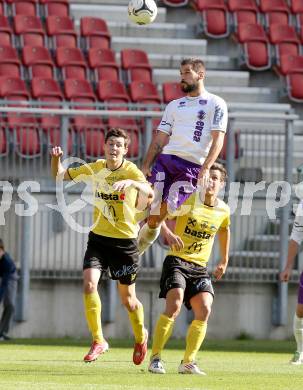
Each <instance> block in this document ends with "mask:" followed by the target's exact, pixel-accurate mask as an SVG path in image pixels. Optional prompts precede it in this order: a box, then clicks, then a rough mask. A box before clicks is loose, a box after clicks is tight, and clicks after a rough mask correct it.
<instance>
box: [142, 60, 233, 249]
mask: <svg viewBox="0 0 303 390" xmlns="http://www.w3.org/2000/svg"><path fill="white" fill-rule="evenodd" d="M180 75H181V88H182V90H183V92H185V93H186V96H184V97H183V98H180V99H176V100H173V101H171V102H170V103H169V104H168V105H167V107H166V109H165V112H164V114H163V117H162V120H161V123H160V125H159V126H158V131H157V134H156V136H155V137H154V138H153V140H152V142H151V144H150V146H149V149H148V152H147V155H146V158H145V160H144V162H143V167H142V171H143V173H144V174H145V175H146V176H147V177H148V178H149V181H150V182H151V183H153V184H154V189H155V201H154V202H153V205H152V207H151V211H150V215H149V217H148V220H147V223H146V224H145V225H144V226H143V227H142V229H141V231H140V233H139V237H138V247H139V252H140V253H141V254H142V253H143V252H144V251H145V250H146V249H147V248H148V247H149V246H150V245H151V244H152V243H153V242H154V241H155V240H156V238H157V237H158V235H159V233H160V229H161V223H162V222H163V221H164V220H165V219H166V217H167V216H168V213H170V212H172V211H174V210H176V209H177V208H178V207H179V206H180V205H181V204H182V203H183V202H184V201H185V200H186V199H187V198H188V197H189V196H190V194H191V193H192V192H193V191H194V190H195V189H196V187H197V183H198V182H199V184H200V185H201V186H202V188H203V187H204V188H205V187H206V185H207V182H208V178H209V169H210V167H211V166H212V165H213V163H214V162H215V161H216V159H217V157H218V155H219V153H220V151H221V149H222V146H223V142H224V135H225V132H226V127H227V106H226V103H225V101H224V100H223V99H222V98H220V97H219V96H216V95H214V94H211V93H209V92H208V91H207V90H206V89H205V88H204V79H205V65H204V63H203V61H201V60H200V59H198V58H187V59H184V60H183V61H182V62H181V67H180ZM166 238H167V240H168V243H169V244H170V245H172V244H173V245H174V246H175V249H178V248H182V247H183V243H182V240H181V239H180V238H179V237H177V236H175V235H174V234H173V233H170V236H169V235H167V231H166Z"/></svg>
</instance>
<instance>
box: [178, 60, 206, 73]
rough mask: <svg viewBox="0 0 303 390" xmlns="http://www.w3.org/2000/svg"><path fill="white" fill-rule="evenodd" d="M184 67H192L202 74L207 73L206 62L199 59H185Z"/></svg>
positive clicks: (182, 63) (182, 62) (183, 61)
mask: <svg viewBox="0 0 303 390" xmlns="http://www.w3.org/2000/svg"><path fill="white" fill-rule="evenodd" d="M184 65H191V66H192V68H193V70H194V71H195V72H201V70H202V71H205V64H204V62H203V61H202V60H200V58H197V57H188V58H183V60H182V61H181V66H184Z"/></svg>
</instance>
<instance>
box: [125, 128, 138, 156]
mask: <svg viewBox="0 0 303 390" xmlns="http://www.w3.org/2000/svg"><path fill="white" fill-rule="evenodd" d="M127 133H128V135H129V138H130V143H129V145H128V151H127V155H126V156H127V157H128V158H130V159H137V158H139V156H140V132H139V130H135V129H134V130H127Z"/></svg>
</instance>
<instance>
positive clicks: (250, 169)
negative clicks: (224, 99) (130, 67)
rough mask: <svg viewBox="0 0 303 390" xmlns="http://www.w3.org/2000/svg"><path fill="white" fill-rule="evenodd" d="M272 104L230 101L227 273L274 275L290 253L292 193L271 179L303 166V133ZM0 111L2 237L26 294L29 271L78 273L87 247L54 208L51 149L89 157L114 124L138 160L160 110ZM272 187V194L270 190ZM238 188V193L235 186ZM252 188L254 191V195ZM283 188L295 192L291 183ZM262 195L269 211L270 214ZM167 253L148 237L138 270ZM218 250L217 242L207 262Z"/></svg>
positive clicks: (82, 215) (232, 276) (152, 270)
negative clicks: (149, 243)
mask: <svg viewBox="0 0 303 390" xmlns="http://www.w3.org/2000/svg"><path fill="white" fill-rule="evenodd" d="M268 108H269V107H268V106H267V107H266V108H265V107H263V105H262V104H260V105H258V104H256V105H254V107H250V106H248V105H247V104H246V105H245V104H240V103H238V104H237V105H236V106H232V105H230V107H229V111H230V113H229V114H230V120H229V128H228V133H227V137H226V140H227V142H226V145H225V147H224V150H223V152H222V154H221V156H220V157H221V159H223V160H225V162H226V165H227V170H228V175H229V180H228V183H227V186H226V191H225V197H226V198H227V199H228V200H231V206H232V209H233V204H234V203H235V199H236V200H237V202H238V205H237V206H236V207H234V210H233V213H232V225H231V231H232V245H231V251H230V265H229V271H228V273H227V275H226V276H225V280H226V281H233V282H271V283H277V275H278V272H279V270H281V268H282V267H283V264H284V261H285V259H286V256H287V243H288V239H287V238H288V233H289V228H290V224H291V219H290V217H291V212H290V208H291V201H290V200H288V201H287V202H283V200H285V199H284V198H285V197H286V192H287V191H286V190H287V188H285V187H283V186H282V187H281V186H280V187H281V188H280V187H279V183H278V184H277V185H276V184H275V183H273V181H275V180H279V181H284V182H286V183H288V186H289V187H290V188H291V189H292V187H291V186H292V184H293V182H294V181H295V180H296V167H297V166H298V165H300V164H302V161H301V150H302V147H301V146H302V144H303V143H302V138H303V134H302V133H301V134H300V133H299V134H295V133H294V126H293V121H294V120H295V119H297V117H296V116H295V115H293V114H292V112H291V110H290V107H289V106H287V105H285V106H283V105H282V106H280V105H273V107H272V112H271V113H270V114H269V113H268ZM141 109H142V107H141ZM0 110H1V111H2V123H1V126H0V166H1V169H0V187H1V188H2V198H1V204H0V236H1V237H3V239H4V241H5V243H6V247H7V249H8V250H9V251H10V252H11V254H12V256H13V257H14V258H15V259H16V260H17V264H19V268H20V272H21V288H22V297H23V300H25V299H26V296H27V294H28V288H29V278H30V277H31V278H39V279H41V278H48V279H58V278H64V279H70V278H80V277H81V268H82V258H83V254H84V251H85V247H86V240H87V234H83V233H82V234H81V233H77V232H76V230H75V229H73V228H71V227H70V225H69V224H68V223H67V222H66V221H64V220H63V218H62V215H61V213H60V212H58V210H54V208H53V207H52V206H50V204H51V205H53V206H54V204H55V200H56V197H55V194H56V188H55V185H54V183H53V181H52V180H51V179H50V156H49V151H50V148H51V147H52V146H54V145H56V144H60V145H61V146H62V148H63V150H64V151H65V155H64V157H69V156H75V157H78V158H81V159H83V160H85V161H92V160H94V159H97V158H100V157H102V156H103V143H104V137H105V134H106V131H108V129H109V128H110V127H112V126H114V124H115V125H116V126H117V125H118V126H119V127H124V128H126V130H128V131H129V134H130V137H131V144H130V147H129V155H128V158H129V159H132V160H133V161H135V162H136V163H137V164H138V165H139V166H140V164H141V162H142V158H143V157H144V153H145V151H146V150H147V147H148V145H149V143H150V141H151V137H152V131H153V129H154V128H156V126H157V124H158V122H159V118H160V117H161V112H159V111H158V112H157V111H148V110H146V107H145V110H139V111H138V110H135V108H133V109H132V110H130V111H113V110H110V109H108V110H102V111H99V110H91V109H90V110H89V109H86V110H79V109H61V110H59V109H39V108H22V107H21V108H20V107H18V108H14V107H2V108H1V109H0ZM266 110H267V112H266ZM113 119H116V122H115V121H113ZM121 119H122V121H121ZM119 120H120V122H119ZM123 121H124V122H123ZM298 145H299V147H298ZM296 148H297V149H296ZM24 180H27V181H31V183H28V182H24ZM241 183H242V184H241ZM271 185H274V189H275V192H273V193H272V192H269V193H268V191H269V189H270V188H271V189H272V187H271ZM254 186H257V187H254ZM258 186H260V187H258ZM275 186H276V187H275ZM261 187H262V188H261ZM237 188H238V189H239V192H237V191H236V193H235V190H237ZM82 190H83V189H82V188H81V187H79V186H78V187H77V188H75V187H73V188H69V189H68V190H67V191H65V196H66V197H67V198H68V199H69V200H70V201H72V200H76V199H78V198H79V197H80V194H81V191H82ZM31 192H34V193H31ZM252 192H255V193H256V194H255V195H253V196H251V195H252ZM257 193H258V195H257ZM248 195H249V196H250V198H251V204H252V207H251V210H250V212H249V213H247V209H245V208H244V213H243V207H242V206H241V207H240V206H239V205H240V204H241V205H242V204H243V203H245V201H246V198H247V196H248ZM288 195H290V196H289V197H290V199H291V195H292V191H290V193H289V194H288ZM279 201H281V203H280V205H281V206H279ZM237 202H236V203H237ZM268 202H269V204H271V205H272V209H274V211H275V214H274V215H269V214H268V210H267V206H266V205H267V204H268ZM276 203H277V204H278V205H277V207H275V205H276ZM282 206H283V207H282ZM72 218H73V221H74V222H75V223H78V224H79V225H81V226H88V225H89V223H90V220H91V218H92V210H91V206H87V207H83V208H82V209H80V210H78V211H76V212H74V213H73V215H72ZM164 256H165V250H164V249H163V248H162V247H161V246H160V245H157V244H156V245H153V247H152V248H151V249H150V250H149V251H148V252H147V253H146V254H145V255H144V256H143V259H142V265H143V268H142V272H141V277H142V278H144V279H146V280H155V279H158V278H159V273H160V269H161V264H162V260H163V258H164ZM218 258H219V255H218V247H217V244H216V245H215V248H214V251H213V256H212V259H211V261H210V267H213V266H214V264H215V263H216V262H217V261H218ZM301 266H302V261H301V260H300V256H299V258H298V261H297V262H296V266H295V272H294V274H293V279H292V280H293V281H296V280H297V278H298V275H299V269H300V267H301ZM278 286H279V301H280V307H281V308H282V309H281V310H280V320H279V323H282V322H283V321H285V315H286V310H285V301H286V293H287V290H286V289H287V287H285V284H284V285H283V286H282V284H281V283H280V284H278ZM281 302H282V303H283V302H284V303H283V304H282V303H281ZM22 307H23V308H25V305H22ZM283 318H284V320H283Z"/></svg>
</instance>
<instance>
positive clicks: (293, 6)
mask: <svg viewBox="0 0 303 390" xmlns="http://www.w3.org/2000/svg"><path fill="white" fill-rule="evenodd" d="M290 10H291V12H292V13H293V14H301V13H303V1H302V0H290Z"/></svg>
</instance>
